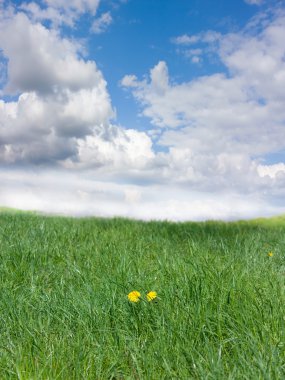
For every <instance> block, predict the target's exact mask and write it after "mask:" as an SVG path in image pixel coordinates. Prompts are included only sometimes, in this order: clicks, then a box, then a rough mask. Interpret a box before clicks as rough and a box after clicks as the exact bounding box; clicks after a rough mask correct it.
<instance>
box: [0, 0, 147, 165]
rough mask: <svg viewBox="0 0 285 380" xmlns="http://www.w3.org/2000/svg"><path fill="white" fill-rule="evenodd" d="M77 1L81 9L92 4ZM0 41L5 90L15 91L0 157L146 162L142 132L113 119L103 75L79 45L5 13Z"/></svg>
mask: <svg viewBox="0 0 285 380" xmlns="http://www.w3.org/2000/svg"><path fill="white" fill-rule="evenodd" d="M50 4H53V5H54V6H61V5H62V4H61V2H50ZM72 4H73V3H72ZM76 4H77V3H76V2H74V4H73V5H74V7H75V5H76ZM80 4H81V5H80ZM80 4H79V3H78V5H77V6H78V10H81V11H83V10H84V9H85V8H84V6H86V7H87V5H88V4H89V6H90V7H91V6H92V4H93V5H94V4H95V3H94V2H92V1H90V2H82V3H80ZM84 4H85V5H84ZM0 47H1V49H2V52H3V55H4V57H5V58H6V62H4V63H3V64H5V65H6V66H7V78H6V83H5V86H4V88H3V90H2V93H3V94H4V95H5V94H9V95H14V96H16V97H17V100H12V101H5V100H0V162H2V163H6V164H15V163H21V165H23V164H25V163H26V164H27V163H29V164H44V163H45V164H49V165H51V164H52V165H63V166H65V167H69V168H73V167H85V166H88V167H90V166H91V165H93V166H94V167H99V166H104V165H110V164H111V163H114V162H116V163H117V166H119V164H118V163H119V162H120V163H121V164H122V165H123V164H124V165H128V159H129V161H130V162H131V163H132V164H135V163H138V165H141V162H143V161H144V162H145V161H147V159H148V158H149V157H151V155H152V153H151V152H152V151H151V145H152V143H151V140H150V138H149V137H148V136H147V135H146V134H145V133H143V132H137V131H133V130H125V129H123V128H122V127H119V126H115V125H113V124H112V119H114V118H115V112H114V110H113V108H112V105H111V101H110V97H109V94H108V91H107V87H106V86H107V84H106V81H105V79H104V78H103V75H102V73H101V71H100V70H98V68H97V66H96V64H95V62H94V61H88V60H84V59H83V58H82V57H81V54H80V50H81V46H80V45H79V44H78V43H74V42H73V41H70V40H69V39H67V38H64V37H62V36H61V35H60V33H59V31H57V30H55V29H49V28H47V27H45V26H44V25H42V24H40V23H39V22H35V21H33V20H31V19H29V18H28V16H27V15H26V14H24V13H22V12H18V13H17V12H13V13H11V14H9V16H7V14H6V15H4V17H2V18H1V19H0ZM141 156H144V159H143V160H142V159H141Z"/></svg>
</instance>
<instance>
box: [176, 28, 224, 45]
mask: <svg viewBox="0 0 285 380" xmlns="http://www.w3.org/2000/svg"><path fill="white" fill-rule="evenodd" d="M220 38H221V34H220V33H218V32H216V31H214V30H207V31H205V32H200V33H197V34H192V35H188V34H183V35H181V36H178V37H174V38H172V39H171V41H172V42H173V43H174V44H176V45H182V46H183V45H184V46H187V45H194V44H197V43H213V42H217V41H219V40H220Z"/></svg>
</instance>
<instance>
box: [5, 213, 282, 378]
mask: <svg viewBox="0 0 285 380" xmlns="http://www.w3.org/2000/svg"><path fill="white" fill-rule="evenodd" d="M284 246H285V222H284V218H283V219H282V218H281V219H280V220H279V221H278V223H276V222H274V223H273V224H272V223H264V222H260V221H258V220H257V221H254V222H239V223H238V222H237V223H219V222H207V223H179V224H174V223H167V222H149V223H143V222H138V221H137V222H134V221H129V220H123V219H109V220H104V219H95V218H94V219H91V218H90V219H71V218H60V217H44V216H40V215H36V214H25V213H19V214H17V213H10V212H7V211H3V212H2V213H0V255H1V260H0V287H1V292H0V378H1V379H21V380H24V379H37V380H38V379H215V380H216V379H283V378H285V326H284V309H285V307H284V306H285V293H284V280H285V265H284V264H285V262H284V258H285V251H284ZM270 251H272V252H273V256H272V257H268V253H269V252H270ZM133 290H138V291H139V292H141V294H142V296H143V300H141V301H140V302H138V303H130V302H129V301H128V298H127V295H128V293H129V292H131V291H133ZM150 290H154V291H156V292H157V294H158V300H154V301H152V302H147V301H146V293H147V292H148V291H150Z"/></svg>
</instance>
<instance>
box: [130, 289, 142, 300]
mask: <svg viewBox="0 0 285 380" xmlns="http://www.w3.org/2000/svg"><path fill="white" fill-rule="evenodd" d="M140 297H141V294H140V292H138V291H137V290H133V291H132V292H130V293H129V294H128V299H129V301H130V302H139V300H140Z"/></svg>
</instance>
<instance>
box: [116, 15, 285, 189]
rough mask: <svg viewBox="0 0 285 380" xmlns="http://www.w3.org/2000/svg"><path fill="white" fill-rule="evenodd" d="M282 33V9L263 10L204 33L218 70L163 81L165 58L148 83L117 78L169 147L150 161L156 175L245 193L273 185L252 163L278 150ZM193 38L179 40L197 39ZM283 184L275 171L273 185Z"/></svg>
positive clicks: (284, 65)
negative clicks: (222, 31)
mask: <svg viewBox="0 0 285 380" xmlns="http://www.w3.org/2000/svg"><path fill="white" fill-rule="evenodd" d="M261 20H262V23H261V24H258V21H261ZM284 34H285V16H284V12H283V11H278V12H276V13H275V14H274V16H273V17H269V15H262V17H259V18H256V19H255V20H253V21H252V22H251V23H250V24H249V25H248V26H246V28H245V29H244V31H241V32H239V33H232V34H227V35H223V36H221V35H219V37H217V36H216V37H215V38H210V37H209V36H208V37H209V38H208V37H207V41H209V43H210V42H211V40H212V41H214V42H216V41H217V38H218V39H219V45H218V50H217V52H218V56H219V58H220V60H221V62H222V63H223V64H224V65H225V67H226V70H227V72H225V73H218V74H213V75H208V76H203V77H200V78H199V77H198V78H196V79H194V80H192V81H190V82H184V83H179V84H178V83H174V82H173V81H171V80H170V78H169V74H168V69H167V64H166V62H159V63H158V64H157V65H156V66H155V67H154V68H153V69H151V70H150V75H149V80H148V81H147V80H146V79H144V80H142V81H140V80H139V79H138V78H136V77H135V76H133V75H127V76H126V77H124V78H123V79H122V82H121V83H122V85H123V86H124V87H126V88H129V89H130V90H131V91H132V93H133V95H134V97H135V98H136V99H137V100H138V102H139V103H140V105H141V109H142V114H143V115H144V116H145V117H147V118H149V119H150V120H151V123H152V124H153V126H154V128H157V129H158V130H160V134H159V136H160V137H159V138H158V140H157V143H158V144H160V145H162V146H165V147H168V148H169V152H167V153H160V154H158V155H157V156H156V159H155V164H154V165H157V167H159V168H160V169H159V170H160V173H161V177H163V176H165V178H167V177H168V178H174V177H175V180H176V181H178V182H180V183H183V182H184V183H187V184H189V185H191V188H192V189H193V187H194V188H196V189H199V190H201V191H208V190H209V189H213V190H214V191H216V190H217V191H219V190H220V189H221V188H227V189H239V191H240V192H246V193H247V192H250V191H254V189H260V191H262V189H264V188H268V187H269V188H270V187H271V186H272V183H273V182H272V181H271V179H272V175H269V176H264V175H263V174H262V173H264V172H265V171H264V170H265V169H263V171H262V169H261V166H259V162H260V160H261V159H262V158H263V157H264V156H265V155H268V154H270V153H273V152H278V151H281V150H283V149H284V148H285V143H284V141H285V140H284V136H285V134H284V128H285V125H284V120H285V111H284V107H283V104H284V100H285V99H284V91H283V88H284V86H285V83H284V79H285V62H284V55H285V48H284V44H283V43H282V41H283V35H284ZM201 36H203V39H204V40H205V37H204V36H205V34H204V33H201ZM192 37H193V36H192ZM192 37H189V38H186V36H183V39H182V40H179V41H178V43H183V44H186V43H187V44H191V43H192V42H195V41H196V40H197V39H198V37H197V38H195V39H193V38H192ZM194 40H195V41H194ZM268 170H269V172H270V173H273V172H274V170H275V169H274V168H273V167H270V166H269V168H268ZM174 173H175V174H174ZM283 185H284V182H283V179H282V178H281V176H280V175H279V176H278V178H277V177H276V178H275V180H274V186H277V187H278V186H279V187H282V186H283Z"/></svg>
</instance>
